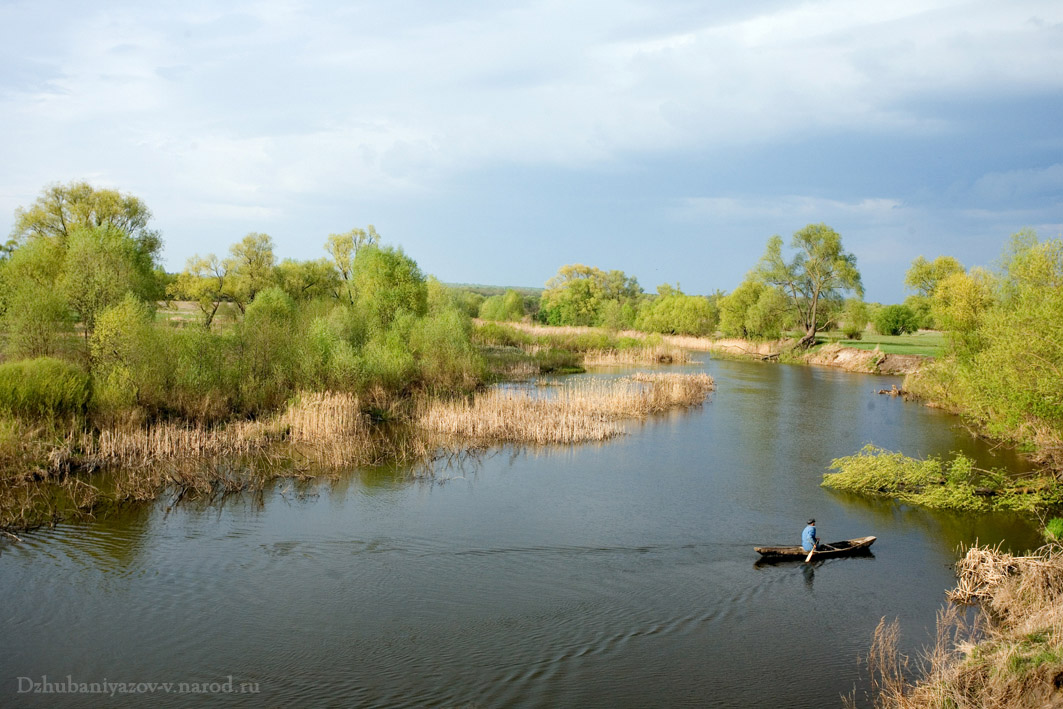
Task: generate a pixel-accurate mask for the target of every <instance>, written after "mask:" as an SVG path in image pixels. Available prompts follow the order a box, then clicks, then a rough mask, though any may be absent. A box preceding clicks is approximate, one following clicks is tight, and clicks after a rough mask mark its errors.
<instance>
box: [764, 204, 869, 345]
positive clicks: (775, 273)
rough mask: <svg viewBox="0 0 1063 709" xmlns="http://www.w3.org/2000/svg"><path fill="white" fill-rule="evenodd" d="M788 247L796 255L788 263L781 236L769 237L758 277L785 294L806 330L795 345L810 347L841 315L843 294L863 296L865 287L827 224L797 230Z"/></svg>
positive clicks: (835, 233)
mask: <svg viewBox="0 0 1063 709" xmlns="http://www.w3.org/2000/svg"><path fill="white" fill-rule="evenodd" d="M790 246H791V248H793V249H795V250H796V253H795V254H794V257H793V258H792V259H791V260H790V261H787V260H786V259H785V258H784V257H783V254H782V237H780V236H773V237H771V239H770V240H769V241H768V248H767V251H766V252H765V254H764V257H763V258H762V259H761V262H760V266H759V273H760V276H761V278H762V279H763V280H764V281H765V282H766V283H768V284H769V285H772V286H775V287H776V288H778V289H779V290H780V291H781V292H782V293H783V294H784V295H785V297H786V299H787V301H788V303H789V307H790V308H791V309H792V310H793V312H794V314H795V316H796V318H797V321H798V323H800V325H801V327H802V328H803V330H804V335H802V337H801V339H800V340H798V342H797V347H810V346H812V345H813V344H814V343H815V341H816V333H817V332H818V331H819V330H820V329H822V328H824V327H826V326H827V325H828V324H829V323H830V321H831V320H832V318H833V316H834V314H835V313H836V312H837V310H838V308H839V306H840V304H841V302H842V296H843V294H844V293H847V292H853V293H855V294H856V295H858V296H861V297H862V296H863V294H864V288H863V285H862V283H861V280H860V272H859V271H858V270H857V268H856V257H855V256H853V255H852V254H850V253H847V252H846V251H845V250H844V249H842V238H841V236H840V235H839V234H838V232H836V231H834V230H833V229H831V228H830V227H829V226H827V225H826V224H809V225H808V226H806V227H805V228H804V229H801V230H800V231H797V232H795V233H794V236H793V239H792V240H791V242H790Z"/></svg>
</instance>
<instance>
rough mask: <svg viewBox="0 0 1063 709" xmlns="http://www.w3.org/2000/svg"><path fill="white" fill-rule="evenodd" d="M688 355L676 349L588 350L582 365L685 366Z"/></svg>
mask: <svg viewBox="0 0 1063 709" xmlns="http://www.w3.org/2000/svg"><path fill="white" fill-rule="evenodd" d="M688 362H690V355H689V354H688V353H687V352H686V351H685V350H681V349H679V348H678V347H665V346H664V345H656V346H652V347H626V348H624V349H609V350H588V351H587V353H586V354H584V355H583V364H584V365H585V366H588V367H601V366H616V365H621V366H622V365H632V364H686V363H688Z"/></svg>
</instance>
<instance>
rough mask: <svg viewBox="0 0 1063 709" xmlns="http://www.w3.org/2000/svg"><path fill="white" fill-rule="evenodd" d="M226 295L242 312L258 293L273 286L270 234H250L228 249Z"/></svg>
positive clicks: (271, 240) (272, 258)
mask: <svg viewBox="0 0 1063 709" xmlns="http://www.w3.org/2000/svg"><path fill="white" fill-rule="evenodd" d="M229 253H230V254H231V256H230V257H229V259H228V264H227V267H228V276H229V283H230V286H229V293H230V294H231V295H232V298H233V302H235V303H236V306H237V307H238V308H240V312H245V311H246V309H247V306H248V304H249V303H250V302H251V301H253V300H254V299H255V296H256V295H258V293H259V291H262V290H265V289H266V288H269V287H270V286H272V285H274V280H273V267H274V264H276V262H277V259H276V257H275V256H274V255H273V239H272V238H271V237H270V236H269V234H259V233H257V232H252V233H250V234H248V235H247V236H245V237H244V238H243V239H241V240H240V241H238V242H237V243H235V244H233V245H232V246H231V247H230V248H229Z"/></svg>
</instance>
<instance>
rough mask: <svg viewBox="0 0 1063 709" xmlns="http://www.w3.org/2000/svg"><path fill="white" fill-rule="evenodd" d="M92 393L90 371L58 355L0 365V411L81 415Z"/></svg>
mask: <svg viewBox="0 0 1063 709" xmlns="http://www.w3.org/2000/svg"><path fill="white" fill-rule="evenodd" d="M91 394H92V386H91V379H90V377H89V375H88V373H87V372H85V371H83V370H82V369H81V368H79V367H77V366H75V365H73V364H70V363H69V362H64V361H62V360H59V359H55V358H54V357H38V358H37V359H24V360H20V361H17V362H8V363H6V364H2V365H0V410H2V411H4V412H5V413H8V414H12V415H16V416H28V417H32V418H48V417H56V416H65V415H80V414H83V413H84V412H85V409H86V407H87V406H88V403H89V398H90V396H91Z"/></svg>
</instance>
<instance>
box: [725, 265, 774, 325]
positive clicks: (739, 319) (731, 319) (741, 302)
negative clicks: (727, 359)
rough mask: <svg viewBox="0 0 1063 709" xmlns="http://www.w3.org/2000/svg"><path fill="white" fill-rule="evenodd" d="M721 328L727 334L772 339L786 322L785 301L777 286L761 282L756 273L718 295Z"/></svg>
mask: <svg viewBox="0 0 1063 709" xmlns="http://www.w3.org/2000/svg"><path fill="white" fill-rule="evenodd" d="M717 302H718V303H719V309H720V330H721V331H722V332H723V334H724V335H727V336H728V337H741V338H744V339H750V340H773V339H777V338H778V337H779V336H781V335H782V330H783V327H784V326H786V325H787V324H788V322H787V317H786V309H787V302H786V298H785V296H783V294H782V292H781V291H780V290H779V289H778V288H773V287H771V286H769V285H768V284H766V283H764V281H762V280H761V279H760V277H759V275H758V274H757V273H756V272H752V273H750V274H748V275H747V276H746V279H745V280H744V281H742V283H741V284H740V285H739V286H738V287H737V288H735V289H734V291H732V292H731V293H730V294H728V295H725V296H723V297H722V298H719V299H718V301H717Z"/></svg>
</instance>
